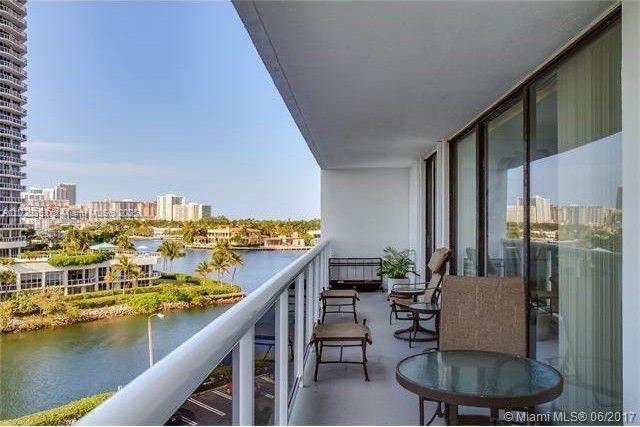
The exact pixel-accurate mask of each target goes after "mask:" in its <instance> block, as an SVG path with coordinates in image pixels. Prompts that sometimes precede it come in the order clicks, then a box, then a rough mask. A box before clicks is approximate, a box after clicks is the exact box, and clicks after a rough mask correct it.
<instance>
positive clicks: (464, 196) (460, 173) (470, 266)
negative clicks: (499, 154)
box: [452, 132, 478, 276]
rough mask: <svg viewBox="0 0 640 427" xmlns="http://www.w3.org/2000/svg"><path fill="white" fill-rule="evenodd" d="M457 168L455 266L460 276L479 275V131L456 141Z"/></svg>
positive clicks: (455, 165) (455, 178)
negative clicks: (477, 209) (477, 144)
mask: <svg viewBox="0 0 640 427" xmlns="http://www.w3.org/2000/svg"><path fill="white" fill-rule="evenodd" d="M452 147H453V158H454V165H453V168H454V170H455V175H454V180H455V182H454V188H455V196H454V197H455V199H454V204H455V219H454V221H455V224H454V227H455V230H456V233H455V252H456V253H455V266H456V274H458V275H460V276H475V275H477V266H478V248H477V231H478V222H477V215H476V207H477V201H478V198H477V185H476V184H477V162H476V133H475V132H471V133H470V134H468V135H467V136H465V137H464V138H462V139H460V140H458V141H456V142H454V143H453V146H452Z"/></svg>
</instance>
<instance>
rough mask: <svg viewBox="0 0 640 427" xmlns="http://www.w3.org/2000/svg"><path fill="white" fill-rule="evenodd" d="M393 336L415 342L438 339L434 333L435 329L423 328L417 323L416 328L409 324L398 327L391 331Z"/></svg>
mask: <svg viewBox="0 0 640 427" xmlns="http://www.w3.org/2000/svg"><path fill="white" fill-rule="evenodd" d="M421 335H422V336H421ZM424 335H428V336H424ZM393 336H394V337H396V338H398V339H399V340H403V341H415V342H428V341H436V340H437V339H438V334H437V333H436V331H434V330H433V329H427V328H423V327H422V326H420V325H418V327H417V328H414V327H413V326H410V327H408V328H405V329H398V330H397V331H395V332H394V333H393Z"/></svg>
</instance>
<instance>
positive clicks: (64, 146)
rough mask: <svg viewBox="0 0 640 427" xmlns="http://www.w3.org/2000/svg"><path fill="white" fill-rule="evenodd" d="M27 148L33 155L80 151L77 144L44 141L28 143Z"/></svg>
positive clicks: (38, 140)
mask: <svg viewBox="0 0 640 427" xmlns="http://www.w3.org/2000/svg"><path fill="white" fill-rule="evenodd" d="M26 147H27V149H28V150H29V152H31V153H70V152H74V151H77V150H79V149H80V147H79V146H78V145H76V144H69V143H66V142H52V141H45V140H42V139H36V140H33V141H27V143H26Z"/></svg>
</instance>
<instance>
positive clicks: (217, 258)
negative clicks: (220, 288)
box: [210, 252, 231, 281]
mask: <svg viewBox="0 0 640 427" xmlns="http://www.w3.org/2000/svg"><path fill="white" fill-rule="evenodd" d="M210 265H211V269H212V270H213V271H215V272H216V273H218V281H222V278H223V277H224V275H225V273H226V272H228V271H229V268H230V267H231V263H230V262H229V258H228V257H226V256H224V254H222V253H215V252H214V253H213V254H211V262H210Z"/></svg>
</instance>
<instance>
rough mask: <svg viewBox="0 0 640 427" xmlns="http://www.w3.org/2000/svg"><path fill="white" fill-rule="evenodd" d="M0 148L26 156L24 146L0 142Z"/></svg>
mask: <svg viewBox="0 0 640 427" xmlns="http://www.w3.org/2000/svg"><path fill="white" fill-rule="evenodd" d="M0 148H6V149H9V150H15V151H18V152H20V153H22V154H26V152H27V149H26V148H25V147H24V146H22V145H20V144H15V143H12V142H4V141H0Z"/></svg>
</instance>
